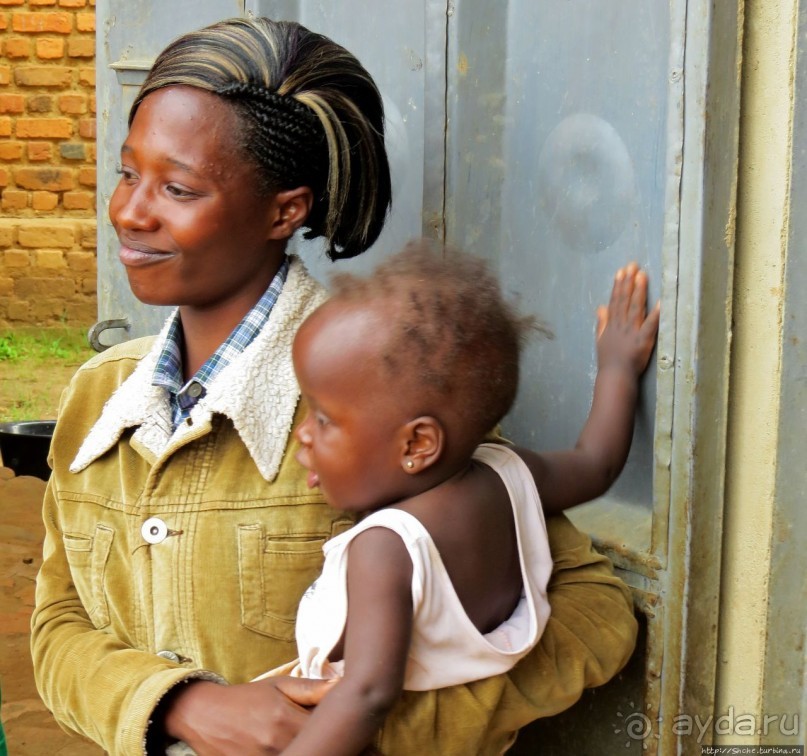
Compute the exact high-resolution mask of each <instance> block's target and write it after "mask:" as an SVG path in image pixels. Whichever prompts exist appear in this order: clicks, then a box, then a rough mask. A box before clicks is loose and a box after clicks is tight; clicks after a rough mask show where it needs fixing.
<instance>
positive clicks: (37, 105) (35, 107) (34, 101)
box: [27, 95, 53, 113]
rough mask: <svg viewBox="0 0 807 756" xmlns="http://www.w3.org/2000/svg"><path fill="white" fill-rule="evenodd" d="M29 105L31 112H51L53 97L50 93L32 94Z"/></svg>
mask: <svg viewBox="0 0 807 756" xmlns="http://www.w3.org/2000/svg"><path fill="white" fill-rule="evenodd" d="M27 105H28V112H29V113H50V111H51V110H53V98H52V97H51V96H50V95H31V96H30V97H29V98H28V103H27Z"/></svg>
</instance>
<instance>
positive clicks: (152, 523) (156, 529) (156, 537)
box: [140, 517, 168, 544]
mask: <svg viewBox="0 0 807 756" xmlns="http://www.w3.org/2000/svg"><path fill="white" fill-rule="evenodd" d="M140 535H142V536H143V540H144V541H145V542H146V543H152V544H154V543H162V542H163V541H164V540H165V539H166V536H167V535H168V526H167V525H166V524H165V523H164V522H163V521H162V520H161V519H160V518H159V517H149V518H148V520H146V521H145V522H144V523H143V524H142V525H141V526H140Z"/></svg>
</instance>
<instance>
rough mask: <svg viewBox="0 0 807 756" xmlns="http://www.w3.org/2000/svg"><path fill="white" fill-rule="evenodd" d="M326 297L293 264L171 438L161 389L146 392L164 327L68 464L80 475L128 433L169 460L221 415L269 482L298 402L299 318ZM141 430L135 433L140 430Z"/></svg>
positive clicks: (295, 262) (297, 263)
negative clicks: (256, 329) (264, 313)
mask: <svg viewBox="0 0 807 756" xmlns="http://www.w3.org/2000/svg"><path fill="white" fill-rule="evenodd" d="M325 298H326V293H325V290H324V289H323V287H322V286H321V285H320V284H319V283H317V282H316V281H315V280H314V279H313V278H312V277H311V276H310V275H309V274H308V272H307V271H306V270H305V267H304V265H303V264H302V263H301V262H300V260H299V259H297V258H294V257H292V258H291V265H290V267H289V274H288V278H287V279H286V283H285V285H284V286H283V290H282V291H281V293H280V296H279V297H278V300H277V302H276V303H275V306H274V307H273V308H272V312H271V313H270V315H269V320H268V322H267V324H266V326H265V327H264V328H263V330H262V331H261V333H260V334H258V336H257V337H256V338H255V340H254V341H253V342H252V343H251V344H250V345H249V346H248V347H247V348H246V349H245V350H244V352H243V353H242V354H241V355H240V356H239V357H238V358H237V359H235V360H234V361H233V362H231V363H230V364H229V365H228V366H227V367H226V368H224V369H223V370H222V371H221V373H219V375H217V376H216V378H215V379H214V381H213V382H212V384H211V385H210V387H209V388H208V391H207V393H206V394H205V396H204V397H203V398H202V399H201V400H200V401H199V403H198V404H197V405H196V406H195V407H194V408H193V410H192V411H191V415H190V417H191V420H192V421H193V424H192V425H187V424H185V423H182V424H180V426H179V427H178V428H177V429H176V430H175V431H173V432H172V430H171V411H170V407H169V403H168V397H167V393H166V391H165V389H163V388H160V387H157V386H152V385H151V379H152V375H153V373H154V367H155V365H156V362H157V357H158V355H159V354H160V350H161V349H162V346H163V344H164V343H165V337H166V332H167V330H168V324H167V323H166V325H165V326H164V327H163V329H162V331H161V332H160V335H159V336H158V337H157V339H156V340H155V342H154V344H153V345H152V348H151V350H150V351H149V353H148V354H147V355H146V356H145V357H143V359H141V360H140V363H139V364H138V366H137V368H135V370H134V372H133V373H132V374H131V375H130V376H129V377H128V378H127V379H126V380H125V381H124V382H123V383H122V384H121V385H120V387H119V388H118V389H117V391H115V393H114V394H113V395H112V396H111V397H110V399H109V401H108V402H107V403H106V405H105V406H104V409H103V412H102V413H101V417H100V418H99V419H98V421H97V422H96V423H95V425H94V426H93V427H92V429H91V430H90V432H89V434H87V437H86V438H85V439H84V443H83V444H82V445H81V448H80V449H79V451H78V454H77V455H76V458H75V459H74V460H73V463H72V464H71V465H70V471H71V472H74V473H76V472H80V471H81V470H83V469H84V468H86V467H87V466H88V465H89V464H90V463H91V462H93V461H94V460H96V459H98V457H100V456H101V455H102V454H104V453H105V452H107V451H109V449H111V448H112V447H113V446H114V445H115V444H116V443H117V442H118V440H119V439H120V437H121V435H122V434H123V431H124V430H125V429H127V428H133V427H137V430H136V431H135V433H134V435H133V441H136V442H138V443H139V444H142V445H143V446H144V447H145V448H147V449H148V450H149V451H150V452H151V453H153V454H154V455H155V457H161V456H163V455H165V454H167V453H171V452H172V451H173V450H174V449H175V448H177V447H178V446H180V445H182V444H183V443H184V442H185V441H186V440H187V438H188V436H191V435H194V436H195V435H198V434H199V430H200V428H205V427H209V425H210V421H211V418H212V416H213V414H214V413H219V414H222V415H226V416H227V417H228V418H230V420H231V421H232V422H233V425H234V426H235V428H236V430H237V431H238V434H239V435H240V436H241V439H242V440H243V442H244V444H245V445H246V447H247V449H248V450H249V453H250V455H251V457H252V458H253V460H255V464H256V465H257V466H258V470H259V471H260V473H261V475H262V476H263V477H264V478H265V479H266V480H267V481H272V480H274V478H275V476H276V475H277V472H278V470H279V469H280V463H281V460H282V458H283V451H284V450H285V448H286V442H287V440H288V436H289V432H290V431H291V426H292V422H293V420H294V411H295V409H296V407H297V402H298V400H299V396H300V390H299V388H298V386H297V380H296V378H295V377H294V368H293V366H292V361H291V345H292V341H293V339H294V334H295V333H296V332H297V328H298V327H299V325H300V323H302V321H303V320H304V319H305V317H306V316H307V315H308V314H309V313H311V312H312V311H313V310H314V309H316V307H318V306H319V305H320V304H321V303H322V302H324V301H325ZM138 426H139V427H138Z"/></svg>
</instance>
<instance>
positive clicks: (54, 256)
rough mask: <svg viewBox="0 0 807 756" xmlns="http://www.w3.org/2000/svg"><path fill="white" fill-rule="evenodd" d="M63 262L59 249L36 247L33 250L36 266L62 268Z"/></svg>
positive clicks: (62, 255) (62, 253) (62, 254)
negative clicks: (36, 248)
mask: <svg viewBox="0 0 807 756" xmlns="http://www.w3.org/2000/svg"><path fill="white" fill-rule="evenodd" d="M65 263H66V261H65V259H64V252H62V250H61V249H38V250H36V252H34V265H35V266H36V267H37V268H64V267H65Z"/></svg>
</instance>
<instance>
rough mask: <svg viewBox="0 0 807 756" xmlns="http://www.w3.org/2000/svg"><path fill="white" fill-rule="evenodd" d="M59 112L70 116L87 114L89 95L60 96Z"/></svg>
mask: <svg viewBox="0 0 807 756" xmlns="http://www.w3.org/2000/svg"><path fill="white" fill-rule="evenodd" d="M59 110H61V111H62V113H66V114H69V115H83V114H84V113H86V112H87V95H84V94H63V95H60V96H59Z"/></svg>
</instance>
